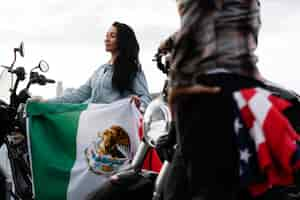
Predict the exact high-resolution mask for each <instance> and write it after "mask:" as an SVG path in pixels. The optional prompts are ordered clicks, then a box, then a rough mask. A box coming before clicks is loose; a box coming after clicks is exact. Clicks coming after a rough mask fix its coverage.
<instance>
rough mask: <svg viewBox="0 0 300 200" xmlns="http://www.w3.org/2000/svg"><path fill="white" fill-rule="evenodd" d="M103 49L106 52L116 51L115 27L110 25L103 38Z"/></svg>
mask: <svg viewBox="0 0 300 200" xmlns="http://www.w3.org/2000/svg"><path fill="white" fill-rule="evenodd" d="M104 44H105V50H106V51H107V52H111V53H116V52H117V28H116V27H114V26H111V27H110V28H109V30H108V31H107V33H106V37H105V40H104Z"/></svg>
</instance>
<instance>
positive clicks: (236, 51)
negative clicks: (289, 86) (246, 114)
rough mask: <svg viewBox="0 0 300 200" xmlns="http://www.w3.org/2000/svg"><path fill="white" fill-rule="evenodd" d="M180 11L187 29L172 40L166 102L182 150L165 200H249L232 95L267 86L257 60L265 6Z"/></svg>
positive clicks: (254, 0)
mask: <svg viewBox="0 0 300 200" xmlns="http://www.w3.org/2000/svg"><path fill="white" fill-rule="evenodd" d="M177 5H178V10H179V11H180V12H179V13H180V16H181V27H180V30H179V31H178V32H177V33H176V34H175V35H173V36H172V39H173V41H174V42H173V43H174V48H173V50H172V63H171V70H170V89H169V92H168V98H169V99H168V101H169V105H170V108H171V112H172V115H173V116H174V120H175V122H176V134H177V137H176V138H177V143H178V146H177V149H176V152H175V155H174V158H173V162H172V164H173V167H172V169H171V171H170V173H169V176H168V179H167V182H166V184H165V192H164V194H165V198H164V199H168V200H171V199H178V197H180V198H182V197H183V196H184V199H210V200H219V199H228V200H233V199H240V198H241V194H243V198H247V197H246V196H247V195H245V193H244V192H241V191H243V189H244V188H240V187H239V152H238V150H237V148H236V143H235V142H236V141H235V136H234V124H233V122H234V119H235V114H234V106H235V105H234V100H233V98H232V93H233V92H234V91H237V90H239V89H241V88H248V87H257V86H263V83H262V82H261V81H260V80H259V79H260V78H259V77H260V75H259V74H260V73H259V70H258V68H257V66H256V63H257V60H258V59H257V57H256V55H255V53H254V52H255V50H256V47H257V41H258V33H259V29H260V25H261V20H260V2H259V1H258V0H177ZM174 174H176V176H175V175H174ZM178 174H180V176H178Z"/></svg>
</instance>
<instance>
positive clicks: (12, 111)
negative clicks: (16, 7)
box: [0, 42, 55, 200]
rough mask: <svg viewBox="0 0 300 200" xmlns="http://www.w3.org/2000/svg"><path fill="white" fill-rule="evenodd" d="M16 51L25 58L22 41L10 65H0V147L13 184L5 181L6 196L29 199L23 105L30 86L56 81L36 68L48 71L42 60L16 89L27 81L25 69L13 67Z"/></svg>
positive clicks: (30, 190) (29, 177)
mask: <svg viewBox="0 0 300 200" xmlns="http://www.w3.org/2000/svg"><path fill="white" fill-rule="evenodd" d="M17 53H19V54H20V55H21V56H22V57H24V43H23V42H22V43H21V44H20V46H19V47H18V48H14V59H13V62H12V64H11V65H10V66H5V65H0V67H1V68H4V69H3V71H2V73H1V76H0V82H1V90H0V91H1V94H0V96H1V99H0V124H1V129H0V147H1V146H2V145H5V146H6V148H7V154H8V159H9V163H10V167H11V173H12V179H13V186H12V187H11V186H10V184H7V187H6V196H7V197H6V198H7V199H11V197H12V198H14V199H17V200H19V199H22V200H29V199H33V192H32V178H31V170H30V163H29V154H28V148H27V140H26V123H25V116H24V108H25V105H26V102H27V100H28V99H29V98H30V97H31V96H30V93H29V89H30V86H31V85H33V84H38V85H46V84H48V83H55V81H54V80H52V79H48V78H47V77H46V76H44V75H43V74H40V73H39V72H38V71H37V70H39V71H40V72H47V71H48V70H49V65H48V63H47V62H46V61H44V60H41V61H40V62H39V63H38V65H37V66H35V67H33V68H32V69H31V70H30V74H29V80H28V82H27V84H26V86H25V88H24V89H22V90H20V91H19V92H18V86H19V84H20V82H23V81H25V80H26V71H25V68H24V67H16V68H15V63H16V58H17ZM14 79H15V80H14Z"/></svg>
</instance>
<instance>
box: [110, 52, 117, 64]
mask: <svg viewBox="0 0 300 200" xmlns="http://www.w3.org/2000/svg"><path fill="white" fill-rule="evenodd" d="M117 56H118V54H117V53H113V54H111V58H110V60H109V61H108V64H111V65H112V64H114V63H115V61H116V59H117Z"/></svg>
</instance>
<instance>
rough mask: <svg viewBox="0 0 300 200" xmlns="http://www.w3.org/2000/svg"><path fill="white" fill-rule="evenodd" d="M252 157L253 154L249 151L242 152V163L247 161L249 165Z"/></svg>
mask: <svg viewBox="0 0 300 200" xmlns="http://www.w3.org/2000/svg"><path fill="white" fill-rule="evenodd" d="M250 157H251V154H250V153H249V151H248V149H245V150H242V151H240V159H241V160H242V161H245V162H246V163H248V162H249V158H250Z"/></svg>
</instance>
